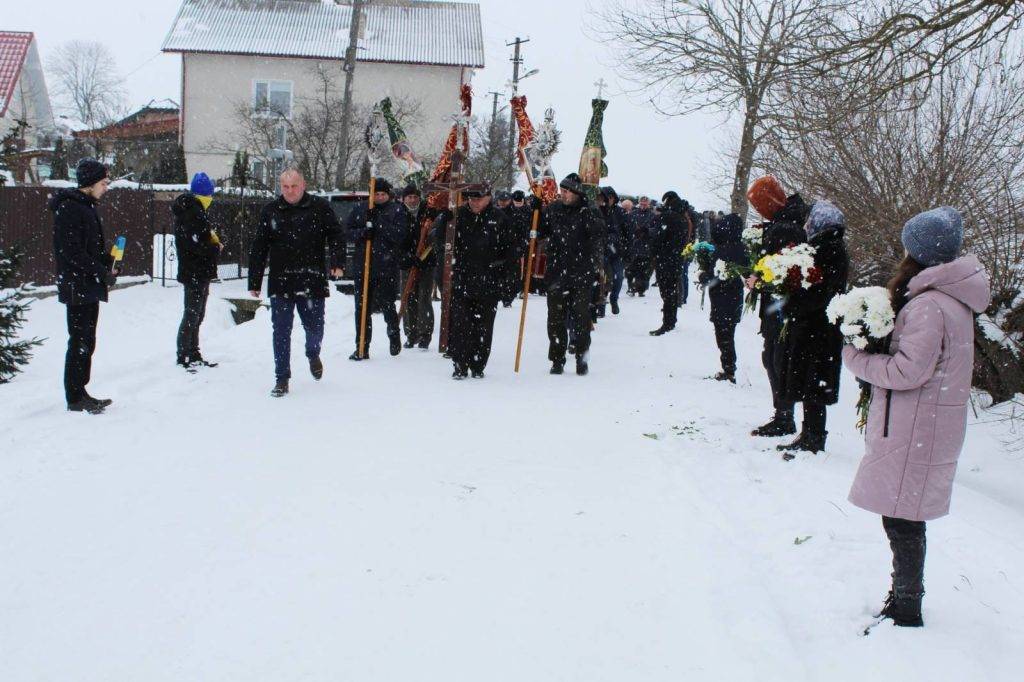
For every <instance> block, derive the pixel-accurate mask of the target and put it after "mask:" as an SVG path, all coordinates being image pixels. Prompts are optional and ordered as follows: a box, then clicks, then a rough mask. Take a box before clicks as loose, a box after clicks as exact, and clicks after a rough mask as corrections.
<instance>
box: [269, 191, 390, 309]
mask: <svg viewBox="0 0 1024 682" xmlns="http://www.w3.org/2000/svg"><path fill="white" fill-rule="evenodd" d="M403 210H404V209H403ZM328 246H329V247H330V250H331V254H330V255H331V261H332V264H334V265H335V266H337V267H340V265H341V263H343V262H344V260H343V259H344V253H345V240H344V233H343V232H342V229H341V226H340V225H338V218H337V216H336V215H335V214H334V211H333V210H332V209H331V206H330V204H328V203H327V200H326V199H323V198H321V197H314V196H312V195H310V194H303V195H302V198H301V199H300V200H299V202H298V203H297V204H295V205H292V204H289V203H288V202H287V201H285V200H284V197H278V198H277V199H275V200H274V201H271V202H270V203H269V204H267V205H266V206H264V207H263V210H262V211H261V213H260V222H259V225H258V227H257V228H256V236H255V238H254V239H253V242H252V246H251V247H250V249H249V290H250V291H258V290H259V289H260V287H261V286H262V285H263V269H264V268H265V267H266V265H267V259H268V257H269V259H270V281H269V283H268V284H267V294H268V295H269V296H309V297H311V298H326V297H327V296H329V295H330V290H329V288H328V284H327V249H328Z"/></svg>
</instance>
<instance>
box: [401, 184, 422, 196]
mask: <svg viewBox="0 0 1024 682" xmlns="http://www.w3.org/2000/svg"><path fill="white" fill-rule="evenodd" d="M411 196H417V197H422V196H423V195H422V194H420V190H419V189H418V188H417V187H416V185H406V186H405V189H403V190H402V198H403V199H404V198H406V197H411Z"/></svg>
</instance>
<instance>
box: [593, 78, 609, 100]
mask: <svg viewBox="0 0 1024 682" xmlns="http://www.w3.org/2000/svg"><path fill="white" fill-rule="evenodd" d="M594 85H596V86H597V98H598V99H604V89H605V88H607V87H608V84H607V83H605V82H604V79H603V78H599V79H598V80H597V82H596V83H594Z"/></svg>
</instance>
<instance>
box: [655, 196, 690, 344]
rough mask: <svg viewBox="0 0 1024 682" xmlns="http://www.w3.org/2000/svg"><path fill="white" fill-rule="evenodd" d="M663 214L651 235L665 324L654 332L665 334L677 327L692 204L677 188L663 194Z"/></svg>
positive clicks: (662, 319) (657, 334) (658, 334)
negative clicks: (690, 204) (682, 197)
mask: <svg viewBox="0 0 1024 682" xmlns="http://www.w3.org/2000/svg"><path fill="white" fill-rule="evenodd" d="M661 202H662V210H661V215H660V216H659V217H658V219H657V221H656V222H655V224H654V225H655V226H654V230H653V234H652V236H651V252H652V255H653V256H654V276H655V278H656V280H657V282H658V291H659V292H660V293H661V326H660V327H659V328H657V329H655V330H654V331H652V332H651V336H661V335H662V334H664V333H665V332H668V331H671V330H673V329H675V328H676V317H677V315H678V308H679V296H680V286H681V280H682V274H683V248H685V247H686V240H687V236H688V234H689V229H688V223H687V222H686V214H685V213H684V212H685V211H686V210H688V208H689V205H688V204H687V203H686V202H685V201H683V200H682V199H680V198H679V195H678V194H676V193H675V192H666V193H665V195H664V196H663V197H662V198H661Z"/></svg>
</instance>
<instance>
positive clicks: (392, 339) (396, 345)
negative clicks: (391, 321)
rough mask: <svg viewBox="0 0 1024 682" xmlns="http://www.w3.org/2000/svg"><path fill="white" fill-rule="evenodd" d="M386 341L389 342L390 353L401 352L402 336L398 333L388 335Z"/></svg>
mask: <svg viewBox="0 0 1024 682" xmlns="http://www.w3.org/2000/svg"><path fill="white" fill-rule="evenodd" d="M388 342H389V343H390V345H391V347H390V349H389V350H390V351H391V354H392V355H398V354H399V353H401V352H402V337H401V336H399V335H398V334H395V335H393V336H388Z"/></svg>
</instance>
